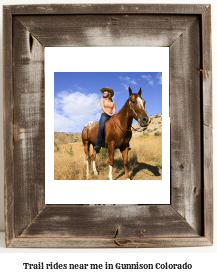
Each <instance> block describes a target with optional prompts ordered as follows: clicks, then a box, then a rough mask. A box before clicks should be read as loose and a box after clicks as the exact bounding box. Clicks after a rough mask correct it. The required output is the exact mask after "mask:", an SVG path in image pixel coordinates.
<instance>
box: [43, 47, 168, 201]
mask: <svg viewBox="0 0 217 278" xmlns="http://www.w3.org/2000/svg"><path fill="white" fill-rule="evenodd" d="M53 57H55V59H54V58H53ZM80 57H82V59H83V61H87V63H85V65H84V64H83V63H81V58H80ZM126 57H127V59H126ZM102 60H103V62H104V64H106V65H107V66H106V72H113V71H115V72H142V73H145V72H162V115H163V117H162V119H163V122H162V128H163V130H162V135H163V136H162V180H146V181H144V180H132V181H126V180H118V181H116V180H113V181H112V182H111V181H110V180H105V181H103V183H102V181H101V180H75V181H72V180H64V181H62V180H54V151H53V146H54V72H98V71H99V69H101V63H102ZM153 61H155V62H153ZM45 92H46V93H45V204H170V140H169V138H170V118H169V47H145V48H144V47H46V48H45ZM125 101H126V100H123V104H124V103H125ZM90 120H91V119H90ZM83 157H84V156H83ZM96 163H97V158H96ZM83 167H84V168H85V167H86V166H85V164H84V166H83ZM91 169H92V165H91ZM71 170H72V171H73V169H71ZM107 170H108V173H109V167H108V168H107ZM81 171H82V169H81ZM132 189H133V190H132ZM114 192H115V194H114ZM123 192H124V194H123ZM138 192H139V194H138ZM156 192H157V194H156Z"/></svg>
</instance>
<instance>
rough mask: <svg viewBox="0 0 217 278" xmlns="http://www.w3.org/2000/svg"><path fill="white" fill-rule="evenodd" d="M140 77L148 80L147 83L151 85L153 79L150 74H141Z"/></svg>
mask: <svg viewBox="0 0 217 278" xmlns="http://www.w3.org/2000/svg"><path fill="white" fill-rule="evenodd" d="M141 77H142V78H144V79H145V80H148V84H150V85H151V86H153V85H154V80H153V79H152V77H151V75H146V74H143V75H142V76H141Z"/></svg>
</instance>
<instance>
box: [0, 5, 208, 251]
mask: <svg viewBox="0 0 217 278" xmlns="http://www.w3.org/2000/svg"><path fill="white" fill-rule="evenodd" d="M210 14H211V6H210V5H156V4H155V5H149V4H124V5H121V4H91V5H83V4H82V5H77V4H73V5H71V4H70V5H65V4H64V5H52V4H51V5H26V6H25V5H22V6H19V5H17V6H4V29H3V31H4V142H5V143H4V144H5V145H4V147H5V149H4V150H5V214H6V220H5V221H6V246H7V247H47V248H48V247H61V248H66V247H67V248H68V247H72V248H73V247H101V248H102V247H109V248H113V247H114V248H120V247H132V248H134V247H179V246H195V247H196V246H208V245H212V244H213V180H212V173H213V162H212V155H213V154H212V152H213V151H212V61H211V16H210ZM105 88H107V89H106V90H108V91H106V90H105ZM104 92H107V93H108V95H109V92H110V97H112V98H111V99H109V101H110V102H112V103H115V110H114V104H112V105H113V110H112V112H111V113H114V115H113V116H111V118H109V120H108V121H107V123H105V130H104V131H103V132H104V133H102V134H103V135H102V136H103V137H102V140H104V143H102V147H101V149H100V151H99V153H98V154H95V152H96V150H95V148H94V147H95V146H96V145H97V143H96V135H97V132H95V131H94V130H95V129H94V128H95V127H97V128H96V130H98V126H97V125H98V121H99V119H101V115H102V113H103V112H104V111H103V110H102V106H101V105H100V99H103V98H104ZM111 92H112V96H111ZM102 93H103V94H102ZM105 94H106V93H105ZM105 98H106V97H105ZM103 101H104V99H103ZM133 101H134V102H133ZM106 111H108V110H106ZM121 111H122V112H121ZM123 111H124V112H123ZM140 111H143V112H140ZM140 113H141V116H140ZM113 121H114V123H113ZM137 121H138V122H137ZM125 122H127V123H129V127H128V124H127V125H126V126H125V124H124V123H125ZM108 127H110V128H108ZM109 130H110V131H109ZM111 130H112V131H113V133H114V134H113V135H111V134H110V135H109V132H111ZM120 130H121V131H120ZM114 131H115V132H114ZM94 132H95V133H94ZM118 132H120V133H121V132H122V133H123V135H121V137H120V138H121V140H122V139H123V137H124V136H125V137H124V138H125V139H123V140H122V141H123V142H124V143H123V144H122V143H118V142H119V141H120V139H115V138H116V135H117V134H118ZM127 132H128V134H130V135H129V136H128V137H126V134H127ZM85 136H86V137H85ZM88 136H89V137H88ZM94 136H95V137H94ZM111 136H113V137H112V138H113V139H112V140H113V141H112V140H111V139H110V138H111ZM93 138H95V139H93ZM97 138H98V137H97ZM118 138H119V137H118ZM88 140H89V141H88ZM115 140H116V141H115ZM118 140H119V141H118ZM122 141H121V142H122ZM111 142H113V143H114V142H115V143H114V144H113V143H111ZM103 144H104V145H103ZM106 144H107V145H106ZM86 146H88V148H87V147H86ZM87 150H88V151H87ZM127 162H128V163H127ZM99 204H100V205H99Z"/></svg>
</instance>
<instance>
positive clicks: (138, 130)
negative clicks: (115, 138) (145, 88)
mask: <svg viewBox="0 0 217 278" xmlns="http://www.w3.org/2000/svg"><path fill="white" fill-rule="evenodd" d="M129 104H130V109H131V110H132V111H133V112H134V114H135V115H136V117H137V118H138V115H137V113H136V111H135V110H134V109H133V107H132V106H131V102H130V99H129ZM112 119H113V121H114V122H115V123H116V125H117V126H118V127H119V128H120V129H121V130H122V132H123V134H124V135H125V133H124V131H123V128H122V127H120V125H119V124H118V123H117V122H116V121H115V120H114V118H113V117H112ZM131 128H133V129H134V131H137V132H143V131H144V130H146V129H147V127H145V128H144V129H142V130H140V129H139V128H137V129H135V128H134V127H133V126H132V125H131ZM124 130H126V131H132V129H124Z"/></svg>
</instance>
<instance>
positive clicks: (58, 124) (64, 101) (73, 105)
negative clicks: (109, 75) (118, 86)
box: [54, 90, 101, 132]
mask: <svg viewBox="0 0 217 278" xmlns="http://www.w3.org/2000/svg"><path fill="white" fill-rule="evenodd" d="M99 99H100V97H99V96H98V95H97V94H94V93H93V94H88V95H85V94H82V93H80V92H74V93H73V92H72V91H71V90H69V91H62V92H60V93H59V94H58V95H57V97H56V98H55V99H54V130H55V131H56V132H81V130H82V128H83V127H84V126H85V124H86V123H87V122H89V121H98V120H99V118H100V111H101V107H100V104H99Z"/></svg>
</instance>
